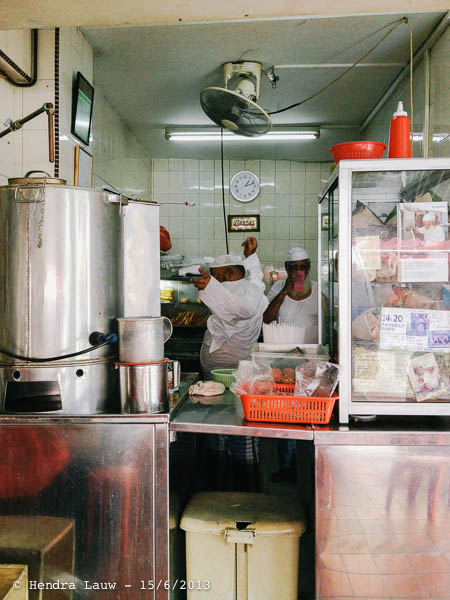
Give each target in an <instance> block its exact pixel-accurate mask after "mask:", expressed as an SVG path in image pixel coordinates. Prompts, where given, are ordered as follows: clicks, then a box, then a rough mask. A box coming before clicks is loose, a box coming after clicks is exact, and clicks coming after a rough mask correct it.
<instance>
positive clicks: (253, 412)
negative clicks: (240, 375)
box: [241, 384, 339, 425]
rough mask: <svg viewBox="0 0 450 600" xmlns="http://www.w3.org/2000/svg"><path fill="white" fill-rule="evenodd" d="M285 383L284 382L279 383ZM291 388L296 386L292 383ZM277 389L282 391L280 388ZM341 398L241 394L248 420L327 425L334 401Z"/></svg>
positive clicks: (335, 396)
mask: <svg viewBox="0 0 450 600" xmlns="http://www.w3.org/2000/svg"><path fill="white" fill-rule="evenodd" d="M278 385H283V384H277V388H278ZM287 385H289V384H285V386H287ZM290 387H291V389H292V388H293V387H294V386H293V385H290ZM277 391H282V390H280V389H279V388H278V389H277ZM338 398H339V396H338V395H337V394H333V396H332V397H331V398H315V397H306V396H267V395H255V394H241V400H242V406H243V408H244V414H245V418H246V419H247V421H264V422H268V423H312V424H316V425H326V424H327V423H329V422H330V419H331V414H332V412H333V408H334V403H335V402H336V400H337V399H338Z"/></svg>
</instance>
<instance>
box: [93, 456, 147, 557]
mask: <svg viewBox="0 0 450 600" xmlns="http://www.w3.org/2000/svg"><path fill="white" fill-rule="evenodd" d="M112 498H118V511H119V518H120V548H121V557H122V558H126V556H127V552H128V545H129V540H130V537H131V538H134V539H135V538H136V535H137V530H138V522H137V521H138V512H139V506H138V504H139V498H138V473H137V470H136V468H135V467H131V466H127V465H113V466H110V467H102V468H99V469H95V470H94V471H92V473H90V475H89V479H88V524H87V547H88V549H89V548H90V547H91V544H92V534H93V529H94V526H95V527H97V526H99V527H100V528H104V529H105V530H108V529H110V528H111V522H114V513H113V510H114V507H113V503H112ZM116 506H117V505H116ZM94 524H95V525H94ZM97 524H98V525H97ZM114 546H116V545H114Z"/></svg>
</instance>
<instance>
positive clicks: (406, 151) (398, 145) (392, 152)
mask: <svg viewBox="0 0 450 600" xmlns="http://www.w3.org/2000/svg"><path fill="white" fill-rule="evenodd" d="M388 158H411V138H410V124H409V119H408V113H407V112H406V110H404V109H403V102H399V103H398V106H397V110H396V111H395V113H394V114H393V116H392V120H391V126H390V128H389V151H388Z"/></svg>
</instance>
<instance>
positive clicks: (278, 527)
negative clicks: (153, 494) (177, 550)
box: [180, 492, 305, 600]
mask: <svg viewBox="0 0 450 600" xmlns="http://www.w3.org/2000/svg"><path fill="white" fill-rule="evenodd" d="M180 526H181V528H182V529H184V530H185V532H186V579H187V582H188V583H190V586H189V587H191V588H192V589H188V592H187V597H188V600H197V599H202V600H206V599H207V598H214V600H231V599H235V600H244V599H245V600H247V599H248V600H261V599H262V598H282V599H283V600H296V599H297V587H298V562H299V561H298V559H299V549H300V536H301V535H302V533H303V532H304V530H305V525H304V517H303V511H302V509H301V506H300V504H299V503H298V502H297V501H295V500H294V499H292V498H288V497H285V496H273V495H268V494H250V493H243V492H201V493H199V494H196V495H195V496H194V497H193V498H192V500H191V501H190V503H189V504H188V506H187V507H186V509H185V510H184V513H183V516H182V519H181V524H180Z"/></svg>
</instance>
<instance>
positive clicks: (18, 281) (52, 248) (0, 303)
mask: <svg viewBox="0 0 450 600" xmlns="http://www.w3.org/2000/svg"><path fill="white" fill-rule="evenodd" d="M118 200H120V199H119V198H118V197H117V196H115V195H112V194H107V193H105V192H101V191H97V190H88V189H82V188H75V187H69V186H61V185H52V186H50V185H45V184H44V185H41V184H36V185H25V186H22V185H10V186H5V187H0V315H1V319H0V348H2V349H5V350H8V351H10V352H13V353H15V354H19V355H23V356H26V357H32V358H42V357H54V356H60V355H64V354H68V353H72V352H77V351H80V350H83V349H85V348H87V347H88V346H90V344H89V335H90V333H91V332H93V331H103V332H108V331H114V329H115V318H116V317H117V316H119V315H122V314H123V299H122V297H123V290H122V279H121V276H122V269H121V263H122V261H121V257H122V222H121V218H122V217H121V212H122V206H121V203H120V202H119V201H118ZM112 352H113V350H112V348H111V347H110V346H105V347H103V348H101V349H98V350H96V351H95V352H92V353H91V354H85V355H83V356H81V357H80V360H81V362H82V363H83V364H86V363H89V361H95V360H98V359H99V358H105V357H108V356H111V354H112ZM0 361H1V364H0V367H1V368H2V369H6V370H8V372H9V374H7V375H2V376H0V385H1V384H2V382H4V381H8V380H9V381H12V380H11V373H10V371H11V369H14V366H15V365H17V364H20V365H21V372H22V373H23V375H22V377H25V375H24V369H26V368H27V366H34V367H36V364H32V365H30V364H29V363H24V362H23V361H17V360H15V359H11V358H8V357H7V356H5V355H2V354H0ZM67 362H70V363H71V365H73V364H74V363H76V362H77V361H76V360H74V358H71V359H67V360H65V361H58V362H54V363H45V365H44V366H50V365H51V366H53V367H55V369H58V368H60V369H63V368H64V366H63V365H64V364H65V363H67ZM43 372H45V369H44V370H43ZM46 372H47V373H49V372H50V371H48V370H47V371H46ZM95 372H96V369H90V370H89V371H88V370H86V373H85V377H89V376H90V375H89V373H92V376H95ZM33 373H37V371H34V372H33ZM33 377H34V376H33ZM32 379H33V378H32ZM33 380H34V379H33ZM85 381H86V380H85ZM84 385H86V389H88V388H89V389H90V390H93V389H94V388H95V387H96V386H95V385H89V384H88V383H86V384H84ZM97 387H98V386H97ZM64 389H65V390H66V391H65V397H64V398H62V405H63V411H65V410H66V409H67V411H68V412H72V413H73V412H77V406H78V405H77V402H78V401H77V399H76V398H77V395H78V396H79V394H78V392H75V390H74V391H73V394H72V396H73V397H72V398H71V397H70V396H71V392H70V386H64ZM5 390H6V388H5V386H4V385H3V389H0V410H1V400H2V399H3V401H4V397H5ZM99 393H102V394H103V395H105V394H107V392H105V391H103V392H99ZM94 396H96V394H94ZM97 396H98V394H97ZM106 401H107V398H103V400H102V401H100V399H99V398H98V397H93V398H92V400H91V402H92V407H93V410H92V412H101V410H102V409H101V408H100V409H99V406H100V407H101V406H102V402H103V404H104V406H103V410H109V409H108V408H107V406H106V404H105V403H106ZM88 411H89V408H88V407H86V406H85V405H84V407H83V411H82V412H88Z"/></svg>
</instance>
